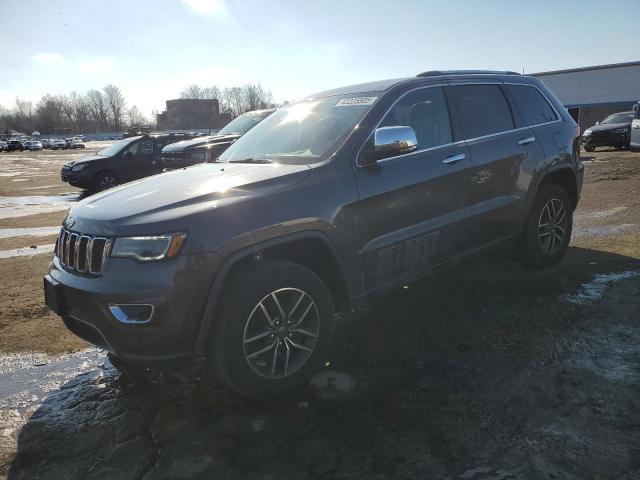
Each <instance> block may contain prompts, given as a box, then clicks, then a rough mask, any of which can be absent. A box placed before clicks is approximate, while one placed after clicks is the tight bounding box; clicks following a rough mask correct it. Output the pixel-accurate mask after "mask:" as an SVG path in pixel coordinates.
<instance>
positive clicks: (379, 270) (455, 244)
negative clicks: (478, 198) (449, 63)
mask: <svg viewBox="0 0 640 480" xmlns="http://www.w3.org/2000/svg"><path fill="white" fill-rule="evenodd" d="M387 126H410V127H412V128H413V130H414V131H415V133H416V138H417V140H418V145H417V150H415V151H413V152H410V153H406V154H402V155H398V156H394V157H390V158H385V159H382V160H380V161H378V163H377V164H374V165H371V166H366V167H360V166H359V167H357V180H358V188H359V195H360V201H359V208H358V212H359V218H360V225H361V249H360V252H359V253H360V254H361V256H362V258H363V262H364V265H365V272H366V273H365V276H366V278H365V288H366V289H367V290H372V289H377V288H381V287H384V286H386V285H391V284H393V283H395V282H398V281H400V280H402V279H404V278H407V277H410V276H412V275H413V274H418V273H420V272H422V271H424V270H426V269H428V268H429V267H431V266H434V265H436V264H438V263H441V262H443V261H445V260H447V259H449V258H451V257H453V256H455V255H457V254H459V253H461V252H464V251H465V250H466V249H468V248H469V243H468V238H469V236H468V235H466V234H465V231H466V229H467V228H469V222H470V220H469V219H470V217H471V212H470V210H469V209H467V192H468V187H469V169H470V167H471V159H470V156H469V150H468V148H467V146H466V145H465V143H464V142H458V143H454V142H453V135H452V128H451V121H450V115H449V110H448V106H447V101H446V98H445V91H444V88H443V87H426V88H421V89H418V90H414V91H411V92H408V93H406V94H405V95H404V96H403V97H401V99H400V100H399V101H397V102H396V104H395V105H394V106H393V107H392V108H391V110H390V111H389V112H388V113H387V114H386V115H385V117H384V118H383V119H382V121H381V122H380V124H379V125H378V127H387Z"/></svg>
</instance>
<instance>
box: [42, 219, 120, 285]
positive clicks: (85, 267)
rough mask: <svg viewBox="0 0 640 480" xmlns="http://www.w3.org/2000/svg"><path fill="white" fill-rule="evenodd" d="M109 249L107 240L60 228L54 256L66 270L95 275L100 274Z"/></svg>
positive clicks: (109, 245)
mask: <svg viewBox="0 0 640 480" xmlns="http://www.w3.org/2000/svg"><path fill="white" fill-rule="evenodd" d="M110 247H111V241H110V240H109V239H108V238H104V237H94V236H92V235H83V234H81V233H76V232H72V231H70V230H67V229H65V228H62V229H61V230H60V235H59V236H58V240H57V241H56V250H55V254H56V257H58V259H59V260H60V263H61V264H62V265H63V266H64V267H66V268H67V269H69V270H73V271H76V272H78V273H90V274H93V275H97V274H99V273H101V272H102V267H103V266H104V264H105V262H106V261H107V257H108V256H109V249H110Z"/></svg>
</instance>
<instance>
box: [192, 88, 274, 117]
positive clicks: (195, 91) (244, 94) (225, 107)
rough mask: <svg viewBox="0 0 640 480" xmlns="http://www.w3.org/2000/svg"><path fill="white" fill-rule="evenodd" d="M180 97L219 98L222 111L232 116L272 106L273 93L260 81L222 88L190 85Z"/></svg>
mask: <svg viewBox="0 0 640 480" xmlns="http://www.w3.org/2000/svg"><path fill="white" fill-rule="evenodd" d="M180 98H198V99H217V100H218V104H219V106H220V113H222V114H227V115H229V116H231V117H232V118H235V117H237V116H238V115H241V114H243V113H245V112H249V111H251V110H260V109H262V108H272V107H275V106H276V105H275V104H274V103H273V95H272V94H271V91H270V90H265V89H264V88H263V87H262V85H260V84H259V83H247V84H245V85H242V86H237V87H226V88H220V87H217V86H215V85H214V86H211V87H201V86H199V85H196V84H192V85H189V86H188V87H187V88H185V89H184V90H183V91H182V92H181V93H180Z"/></svg>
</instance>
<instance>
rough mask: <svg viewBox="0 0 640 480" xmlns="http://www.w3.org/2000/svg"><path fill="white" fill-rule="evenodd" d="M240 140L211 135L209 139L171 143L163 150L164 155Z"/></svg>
mask: <svg viewBox="0 0 640 480" xmlns="http://www.w3.org/2000/svg"><path fill="white" fill-rule="evenodd" d="M238 138H240V135H211V136H208V137H199V138H194V139H192V140H182V141H181V142H176V143H170V144H169V145H167V146H166V147H164V148H163V149H162V153H178V152H182V151H184V150H186V149H188V148H194V147H201V146H206V145H215V144H216V143H225V142H233V141H235V140H237V139H238Z"/></svg>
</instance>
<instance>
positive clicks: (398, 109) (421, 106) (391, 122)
mask: <svg viewBox="0 0 640 480" xmlns="http://www.w3.org/2000/svg"><path fill="white" fill-rule="evenodd" d="M380 126H381V127H392V126H409V127H412V128H413V130H414V131H415V132H416V137H417V139H418V150H422V149H425V148H431V147H437V146H439V145H445V144H447V143H451V122H450V121H449V110H448V109H447V101H446V99H445V97H444V92H443V91H442V88H441V87H432V88H424V89H421V90H416V91H415V92H411V93H408V94H407V95H405V96H404V97H402V98H401V99H400V101H399V102H398V103H396V104H395V105H394V106H393V108H392V109H391V110H390V111H389V113H387V115H386V116H385V117H384V119H383V120H382V122H381V123H380Z"/></svg>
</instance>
